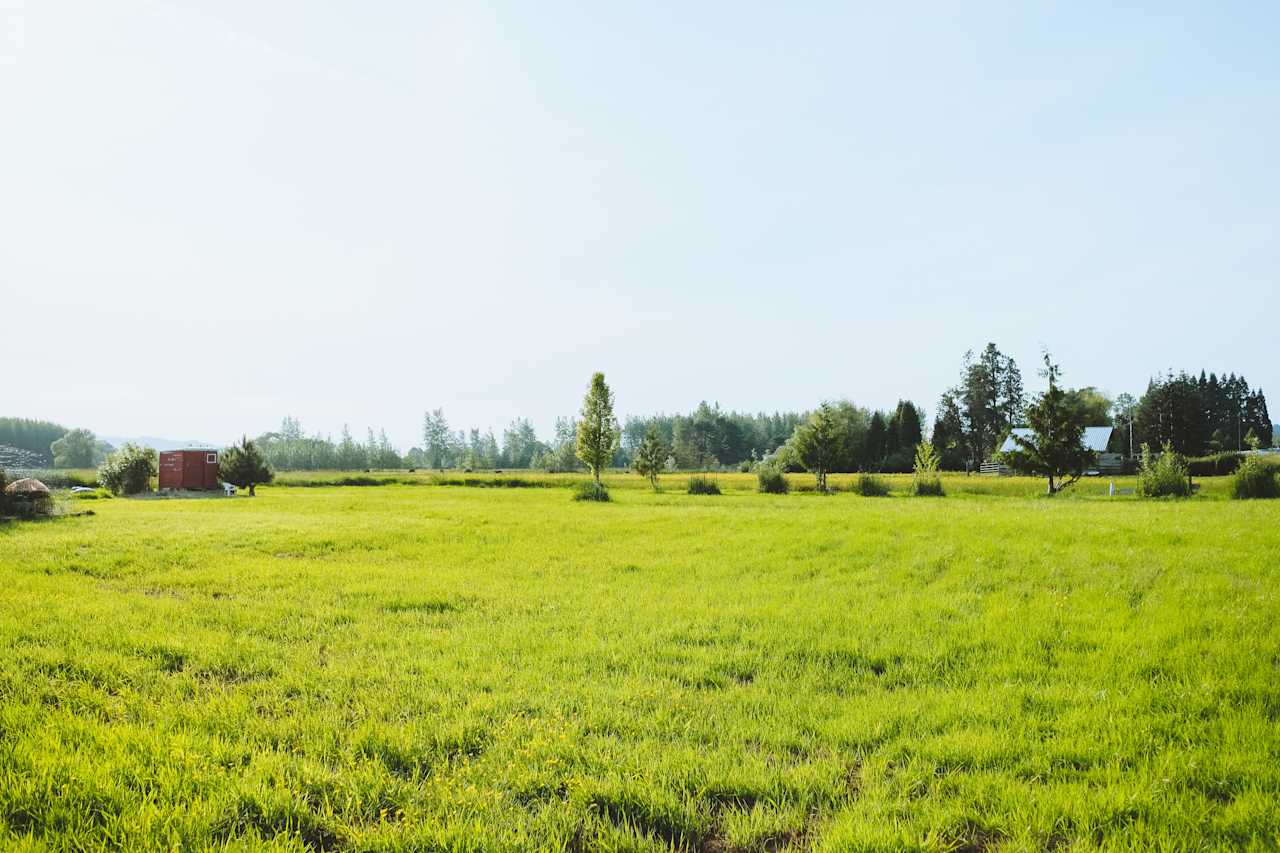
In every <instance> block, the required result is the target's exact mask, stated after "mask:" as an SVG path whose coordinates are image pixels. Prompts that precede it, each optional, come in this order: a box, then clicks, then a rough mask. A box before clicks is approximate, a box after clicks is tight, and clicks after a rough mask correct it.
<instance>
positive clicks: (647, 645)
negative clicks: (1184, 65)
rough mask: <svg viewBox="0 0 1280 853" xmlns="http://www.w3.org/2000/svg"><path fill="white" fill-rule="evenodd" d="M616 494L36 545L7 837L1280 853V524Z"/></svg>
mask: <svg viewBox="0 0 1280 853" xmlns="http://www.w3.org/2000/svg"><path fill="white" fill-rule="evenodd" d="M618 479H619V475H614V477H613V478H610V480H611V481H610V486H611V488H613V489H614V502H613V503H609V504H584V503H574V502H572V501H571V500H570V494H569V491H568V490H567V489H555V488H510V489H467V488H415V487H405V486H387V487H383V488H317V489H300V488H292V489H291V488H268V489H263V490H261V492H260V494H259V497H257V498H252V499H250V498H234V499H214V500H204V501H179V500H174V501H146V500H127V499H118V500H113V501H99V502H95V504H94V506H93V509H94V511H95V513H96V514H95V515H94V516H92V517H78V518H63V519H57V520H53V521H49V522H38V523H29V524H8V525H3V526H0V648H3V649H5V654H4V657H3V659H0V840H3V839H6V838H7V841H0V846H6V847H14V846H17V847H18V848H19V849H22V848H23V847H24V846H25V847H30V848H31V849H42V848H44V847H52V848H58V849H94V848H104V847H111V848H116V849H153V850H161V849H164V850H169V849H175V848H176V849H199V848H201V847H207V846H223V845H226V846H230V847H242V848H247V847H256V846H258V845H260V844H263V843H266V842H270V843H271V844H272V845H274V847H276V848H279V849H302V848H304V847H309V848H311V849H335V850H336V849H341V850H370V851H372V850H406V851H407V850H424V849H426V850H433V849H435V850H512V851H515V850H531V849H544V850H555V849H560V850H662V849H671V848H684V849H689V850H721V851H723V850H775V849H784V848H793V849H814V850H824V851H825V850H850V849H852V850H885V851H889V850H902V849H924V850H948V849H967V850H979V849H992V850H994V849H1009V850H1039V849H1050V848H1056V849H1067V848H1070V849H1096V848H1107V849H1115V848H1122V849H1133V850H1147V849H1170V850H1172V849H1204V848H1219V849H1228V848H1240V847H1249V846H1252V847H1254V848H1256V849H1272V848H1274V847H1275V846H1276V845H1277V844H1280V805H1277V803H1278V800H1280V733H1278V729H1277V726H1278V724H1280V623H1278V621H1277V619H1276V614H1277V612H1280V600H1278V596H1277V593H1278V592H1280V578H1278V577H1277V571H1278V570H1277V565H1278V562H1280V529H1278V527H1277V521H1280V507H1277V506H1275V505H1274V504H1271V503H1267V502H1247V503H1232V502H1225V501H1210V500H1200V499H1194V500H1191V501H1182V502H1145V501H1137V500H1132V499H1124V500H1122V499H1105V498H1097V499H1088V500H1059V499H1052V500H1050V499H1043V498H1038V497H1026V498H1020V497H985V496H982V495H975V494H969V495H964V496H962V497H959V498H957V497H954V496H955V495H956V494H957V493H958V492H959V491H960V489H959V488H957V487H953V485H952V480H950V479H949V480H948V482H947V488H948V491H949V493H950V494H951V495H953V497H948V498H945V499H942V500H919V499H911V498H906V497H900V498H893V497H891V498H889V499H876V498H862V497H858V496H855V495H852V494H839V495H835V496H832V497H826V498H823V497H819V496H816V495H812V494H792V495H788V496H783V495H757V494H753V493H751V491H750V490H751V489H754V481H755V478H754V476H753V475H719V481H720V484H721V486H722V488H723V489H724V490H725V492H726V494H724V495H722V496H719V497H714V496H712V497H708V496H689V495H685V494H683V493H682V491H683V490H682V489H680V488H679V485H678V484H680V483H682V482H683V480H682V478H680V477H673V478H670V479H669V480H668V482H667V483H666V484H665V489H666V490H665V491H664V492H662V493H659V494H656V495H655V494H653V493H651V492H649V491H647V490H646V488H641V487H639V485H634V486H633V485H630V481H625V482H618V483H615V482H613V480H618ZM634 479H635V480H637V481H638V479H639V478H634ZM887 479H889V480H890V481H891V484H892V486H893V489H894V491H895V493H896V494H898V495H900V494H901V493H902V492H903V490H904V489H905V486H904V483H905V480H900V479H899V478H893V477H890V478H887ZM967 480H969V481H975V482H978V483H989V484H992V485H991V488H992V489H993V490H995V489H999V490H1005V489H1008V490H1009V492H1008V493H1009V494H1014V493H1016V488H1024V487H1025V488H1029V489H1030V488H1031V487H1033V486H1035V485H1037V483H1036V481H1030V480H1028V481H1015V480H1001V479H994V478H993V479H980V478H967ZM1105 482H1106V481H1104V482H1103V486H1104V487H1105ZM1036 491H1037V489H1032V490H1031V491H1030V494H1035V493H1036Z"/></svg>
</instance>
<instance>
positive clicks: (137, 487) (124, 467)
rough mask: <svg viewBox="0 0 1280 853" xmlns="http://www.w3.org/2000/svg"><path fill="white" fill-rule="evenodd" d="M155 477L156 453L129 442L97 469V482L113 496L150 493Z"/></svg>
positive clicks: (148, 448)
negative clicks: (152, 480)
mask: <svg viewBox="0 0 1280 853" xmlns="http://www.w3.org/2000/svg"><path fill="white" fill-rule="evenodd" d="M155 475H156V452H155V451H154V450H152V449H151V448H150V447H139V446H138V445H136V444H134V443H132V442H129V443H127V444H125V446H124V447H121V448H120V449H119V450H117V451H116V452H114V453H112V454H111V455H110V456H108V457H107V459H106V461H105V462H103V463H102V466H101V467H99V468H98V481H99V482H100V483H102V485H103V487H104V488H106V489H107V490H109V491H110V492H111V494H113V495H136V494H138V493H140V492H149V491H151V478H152V477H154V476H155Z"/></svg>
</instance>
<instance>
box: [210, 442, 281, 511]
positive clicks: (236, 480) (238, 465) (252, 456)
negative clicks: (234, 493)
mask: <svg viewBox="0 0 1280 853" xmlns="http://www.w3.org/2000/svg"><path fill="white" fill-rule="evenodd" d="M218 476H219V477H221V478H222V479H223V480H224V481H225V482H228V483H230V484H231V485H233V486H239V487H240V488H242V489H248V490H249V495H250V497H252V496H253V495H255V494H256V491H255V489H256V487H257V486H258V485H259V484H265V483H270V482H271V481H272V480H273V479H275V475H274V474H273V473H272V471H271V466H270V465H268V464H267V460H266V459H264V458H263V456H262V451H260V450H258V445H256V444H254V443H253V442H252V441H250V440H249V439H248V438H247V437H242V438H241V439H240V443H239V444H233V445H231V446H230V447H228V448H227V449H226V450H224V451H222V453H220V454H218Z"/></svg>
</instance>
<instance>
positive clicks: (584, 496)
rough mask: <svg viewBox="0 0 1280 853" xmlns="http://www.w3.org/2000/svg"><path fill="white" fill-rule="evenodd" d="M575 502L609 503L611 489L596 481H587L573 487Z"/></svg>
mask: <svg viewBox="0 0 1280 853" xmlns="http://www.w3.org/2000/svg"><path fill="white" fill-rule="evenodd" d="M573 499H574V500H575V501H600V502H605V501H608V500H609V499H610V498H609V487H608V486H606V485H605V484H604V483H597V482H596V481H595V480H586V481H584V482H581V483H579V484H578V485H576V486H574V487H573Z"/></svg>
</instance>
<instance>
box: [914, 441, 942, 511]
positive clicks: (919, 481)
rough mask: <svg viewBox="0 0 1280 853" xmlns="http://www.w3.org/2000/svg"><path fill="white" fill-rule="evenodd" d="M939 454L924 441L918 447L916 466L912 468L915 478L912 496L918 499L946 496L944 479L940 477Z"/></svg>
mask: <svg viewBox="0 0 1280 853" xmlns="http://www.w3.org/2000/svg"><path fill="white" fill-rule="evenodd" d="M938 464H939V459H938V452H937V451H936V450H934V449H933V445H932V444H930V443H929V442H927V441H922V442H920V443H919V444H918V445H916V458H915V464H914V465H913V466H912V467H913V470H914V472H915V476H913V477H912V478H911V494H913V495H915V496H916V497H918V498H925V497H932V498H940V497H942V496H944V495H945V494H946V492H945V491H943V488H942V478H941V477H940V476H938Z"/></svg>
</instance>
